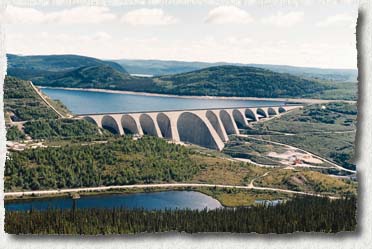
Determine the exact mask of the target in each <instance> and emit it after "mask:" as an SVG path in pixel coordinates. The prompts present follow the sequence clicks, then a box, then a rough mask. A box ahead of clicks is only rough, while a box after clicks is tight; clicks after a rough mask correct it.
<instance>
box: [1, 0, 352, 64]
mask: <svg viewBox="0 0 372 249" xmlns="http://www.w3.org/2000/svg"><path fill="white" fill-rule="evenodd" d="M357 15H358V6H357V4H355V3H343V4H323V5H315V4H307V5H290V6H278V5H268V6H263V5H258V4H247V5H207V4H206V5H151V6H144V5H138V6H136V5H131V6H115V7H105V6H92V7H88V6H41V7H21V6H7V8H6V9H4V10H3V11H2V12H1V13H0V23H1V24H3V25H4V30H5V39H6V42H5V44H6V50H7V52H8V53H14V54H21V55H36V54H44V55H45V54H79V55H85V56H92V57H96V58H100V59H161V60H181V61H205V62H222V61H223V62H235V63H258V64H280V65H293V66H308V67H322V68H353V69H356V68H357V50H356V37H355V32H356V31H355V30H356V20H357Z"/></svg>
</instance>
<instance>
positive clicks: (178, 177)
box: [5, 137, 206, 191]
mask: <svg viewBox="0 0 372 249" xmlns="http://www.w3.org/2000/svg"><path fill="white" fill-rule="evenodd" d="M205 158H206V157H205ZM203 159H204V157H202V156H196V155H195V152H193V151H191V150H190V149H189V148H186V147H184V146H181V145H175V144H170V143H168V142H167V141H164V140H162V139H159V138H155V137H143V138H142V139H140V140H136V141H135V140H133V139H132V138H131V137H120V138H115V139H112V140H111V141H109V142H107V143H94V142H93V143H90V144H86V145H81V144H69V145H66V146H61V147H48V148H36V149H26V150H24V151H20V152H12V153H11V154H10V155H9V158H8V159H7V160H6V164H5V165H6V166H5V190H6V191H12V190H21V189H22V190H30V189H32V190H37V189H55V188H76V187H94V186H103V185H105V186H109V185H126V184H135V183H155V182H164V181H165V182H172V181H183V180H187V179H191V177H192V176H193V175H194V174H195V173H197V172H198V171H199V170H200V168H201V167H204V166H205V165H206V163H204V162H203V161H204V160H203Z"/></svg>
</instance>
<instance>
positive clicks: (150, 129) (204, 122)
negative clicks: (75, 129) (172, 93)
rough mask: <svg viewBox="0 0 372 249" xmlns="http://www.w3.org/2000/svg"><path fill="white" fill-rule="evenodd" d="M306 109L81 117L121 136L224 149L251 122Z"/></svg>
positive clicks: (285, 108)
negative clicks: (138, 136)
mask: <svg viewBox="0 0 372 249" xmlns="http://www.w3.org/2000/svg"><path fill="white" fill-rule="evenodd" d="M296 108H302V106H280V107H279V106H273V107H257V108H256V107H252V108H226V109H210V110H188V111H167V112H149V113H124V114H120V113H115V114H90V115H81V116H77V117H76V118H83V119H85V120H87V121H88V122H92V123H94V124H96V125H97V126H98V127H100V128H104V129H108V130H109V131H111V132H113V133H115V134H118V135H124V134H138V135H144V134H145V135H150V136H156V137H161V138H166V139H169V140H172V141H175V142H180V141H182V142H187V143H192V144H197V145H200V146H203V147H207V148H211V149H217V150H222V149H223V148H224V142H227V141H228V140H229V137H228V135H230V134H239V128H246V127H248V126H250V124H249V123H251V122H258V121H259V120H260V119H265V118H271V117H275V116H277V115H280V114H281V113H284V112H287V111H290V110H293V109H296Z"/></svg>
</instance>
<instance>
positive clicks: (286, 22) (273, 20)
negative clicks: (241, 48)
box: [262, 11, 304, 27]
mask: <svg viewBox="0 0 372 249" xmlns="http://www.w3.org/2000/svg"><path fill="white" fill-rule="evenodd" d="M303 19H304V13H303V12H301V11H293V12H288V13H283V12H278V13H277V14H276V15H272V16H270V17H268V18H264V19H262V22H263V23H266V24H271V25H275V26H278V27H291V26H293V25H296V24H297V23H299V22H301V21H302V20H303Z"/></svg>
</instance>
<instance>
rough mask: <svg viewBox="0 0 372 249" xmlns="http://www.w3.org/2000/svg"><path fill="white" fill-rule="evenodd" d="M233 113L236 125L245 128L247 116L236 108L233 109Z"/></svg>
mask: <svg viewBox="0 0 372 249" xmlns="http://www.w3.org/2000/svg"><path fill="white" fill-rule="evenodd" d="M232 115H233V118H234V121H235V123H236V125H237V126H238V128H239V129H243V128H245V127H246V124H245V123H246V120H245V117H244V115H243V114H242V113H241V112H240V111H239V110H236V109H235V110H233V112H232Z"/></svg>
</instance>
